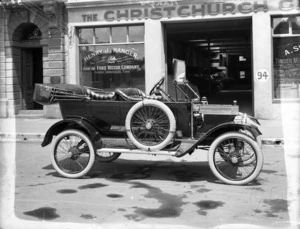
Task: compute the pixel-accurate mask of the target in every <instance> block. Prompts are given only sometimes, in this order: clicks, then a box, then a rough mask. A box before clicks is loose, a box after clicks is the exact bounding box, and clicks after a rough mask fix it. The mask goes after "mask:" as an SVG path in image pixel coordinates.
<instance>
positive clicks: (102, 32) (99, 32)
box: [95, 27, 110, 44]
mask: <svg viewBox="0 0 300 229" xmlns="http://www.w3.org/2000/svg"><path fill="white" fill-rule="evenodd" d="M95 41H96V43H97V44H101V43H110V28H107V27H105V28H95Z"/></svg>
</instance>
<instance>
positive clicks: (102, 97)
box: [86, 88, 115, 100]
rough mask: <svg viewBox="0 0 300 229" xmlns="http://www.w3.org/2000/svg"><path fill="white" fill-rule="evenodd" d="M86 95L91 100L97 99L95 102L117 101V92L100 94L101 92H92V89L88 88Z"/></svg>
mask: <svg viewBox="0 0 300 229" xmlns="http://www.w3.org/2000/svg"><path fill="white" fill-rule="evenodd" d="M86 94H87V96H88V97H89V98H91V99H95V100H114V99H115V92H103V93H99V92H96V91H93V90H91V89H90V88H87V89H86Z"/></svg>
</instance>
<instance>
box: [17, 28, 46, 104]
mask: <svg viewBox="0 0 300 229" xmlns="http://www.w3.org/2000/svg"><path fill="white" fill-rule="evenodd" d="M42 38H43V34H42V32H41V30H40V29H39V27H38V26H37V25H36V24H34V23H31V22H26V23H22V24H20V25H19V26H18V27H17V28H16V29H15V30H14V33H13V41H14V46H13V47H12V52H13V53H15V54H16V55H13V62H14V63H15V65H16V66H17V65H18V67H16V69H15V71H16V72H18V74H17V75H18V83H19V88H20V94H19V96H20V109H21V110H36V109H37V110H42V109H43V108H42V106H41V105H39V104H37V103H35V102H34V101H33V92H34V85H35V84H36V83H43V44H42Z"/></svg>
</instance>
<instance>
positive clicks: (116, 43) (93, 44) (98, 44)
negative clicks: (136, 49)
mask: <svg viewBox="0 0 300 229" xmlns="http://www.w3.org/2000/svg"><path fill="white" fill-rule="evenodd" d="M134 26H143V27H144V39H143V41H130V40H129V27H134ZM113 27H126V42H112V40H113V38H112V28H113ZM89 28H91V29H93V43H92V44H81V43H80V40H79V34H78V30H79V29H89ZM96 28H110V39H109V43H96V37H95V29H96ZM77 36H78V47H80V46H101V45H103V46H105V45H124V44H144V43H145V25H144V24H143V23H141V24H127V25H110V26H108V25H106V26H88V27H78V29H77Z"/></svg>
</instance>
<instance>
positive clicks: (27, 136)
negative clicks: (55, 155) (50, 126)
mask: <svg viewBox="0 0 300 229" xmlns="http://www.w3.org/2000/svg"><path fill="white" fill-rule="evenodd" d="M44 137H45V134H39V133H23V134H17V133H5V134H4V133H0V141H18V142H20V141H24V142H25V141H28V142H36V141H40V142H42V141H43V139H44Z"/></svg>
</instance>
